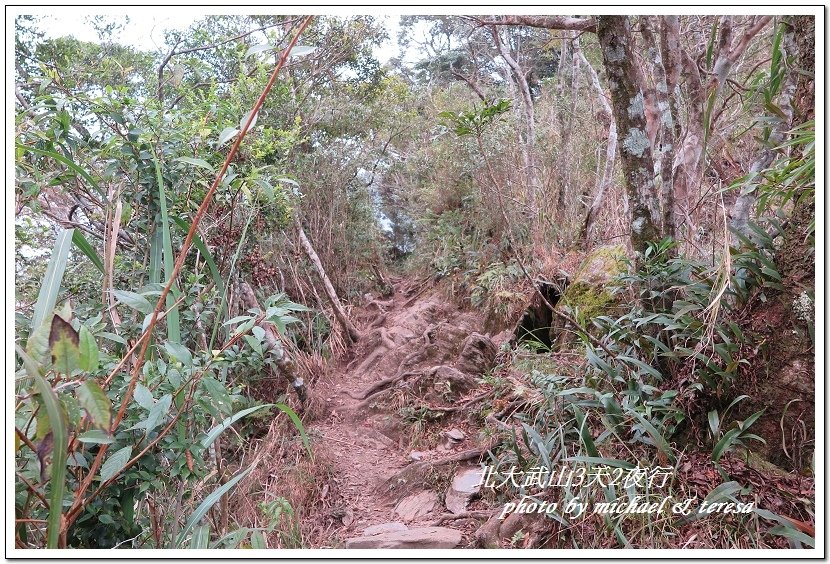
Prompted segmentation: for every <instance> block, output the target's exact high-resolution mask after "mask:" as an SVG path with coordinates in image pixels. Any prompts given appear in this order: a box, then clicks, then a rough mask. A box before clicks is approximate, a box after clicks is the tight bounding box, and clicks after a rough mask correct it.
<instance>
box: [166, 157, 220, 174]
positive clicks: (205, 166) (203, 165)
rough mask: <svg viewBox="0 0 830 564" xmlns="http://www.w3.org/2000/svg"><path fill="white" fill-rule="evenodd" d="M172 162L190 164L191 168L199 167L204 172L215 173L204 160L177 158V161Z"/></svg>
mask: <svg viewBox="0 0 830 564" xmlns="http://www.w3.org/2000/svg"><path fill="white" fill-rule="evenodd" d="M173 160H174V161H178V162H182V163H187V164H191V165H193V166H198V167H201V168H203V169H205V170H208V171H210V172H215V171H214V170H213V167H212V166H210V163H209V162H207V161H206V160H204V159H194V158H193V157H179V158H178V159H173Z"/></svg>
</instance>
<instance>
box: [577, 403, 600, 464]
mask: <svg viewBox="0 0 830 564" xmlns="http://www.w3.org/2000/svg"><path fill="white" fill-rule="evenodd" d="M571 409H573V412H574V415H575V416H576V425H577V427H579V437H580V438H581V439H582V444H584V445H585V451H586V452H587V453H588V455H589V456H592V457H595V458H599V457H600V454H599V451H598V450H597V447H596V445H595V444H594V439H593V437H591V429H590V428H589V427H588V425H587V419H586V418H585V414H584V413H582V410H581V409H579V408H578V407H577V406H576V404H571Z"/></svg>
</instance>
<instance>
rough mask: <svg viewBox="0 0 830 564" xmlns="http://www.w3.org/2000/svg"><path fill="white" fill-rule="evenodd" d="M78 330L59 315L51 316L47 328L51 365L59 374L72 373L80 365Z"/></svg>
mask: <svg viewBox="0 0 830 564" xmlns="http://www.w3.org/2000/svg"><path fill="white" fill-rule="evenodd" d="M78 343H79V337H78V332H77V331H75V329H73V328H72V325H71V324H70V323H69V322H67V321H64V319H63V318H62V317H61V316H60V315H55V316H53V317H52V326H51V328H50V329H49V351H50V352H51V353H52V367H53V368H54V369H55V371H57V372H59V373H60V374H67V375H69V374H72V372H73V371H74V370H76V369H77V368H79V367H80V362H81V350H80V347H79V346H78Z"/></svg>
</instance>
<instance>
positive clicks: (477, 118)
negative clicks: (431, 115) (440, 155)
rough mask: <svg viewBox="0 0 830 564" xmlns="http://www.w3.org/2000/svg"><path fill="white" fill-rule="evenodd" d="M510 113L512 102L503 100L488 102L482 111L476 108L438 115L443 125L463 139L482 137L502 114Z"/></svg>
mask: <svg viewBox="0 0 830 564" xmlns="http://www.w3.org/2000/svg"><path fill="white" fill-rule="evenodd" d="M508 111H510V100H508V99H506V98H501V99H498V100H495V101H493V102H486V103H485V104H484V107H483V108H481V109H480V110H479V109H477V108H474V109H472V110H468V111H465V112H458V113H455V112H441V113H439V114H438V117H440V118H441V119H442V120H443V122H442V123H443V125H444V126H446V127H448V128H449V129H451V130H452V131H453V132H455V134H456V135H458V136H459V137H462V136H464V135H474V136H476V137H481V136H482V134H483V133H484V130H485V128H486V127H487V126H488V125H489V124H491V123H493V122H494V121H496V120H497V119H499V118H500V117H501V116H502V114H504V113H506V112H508Z"/></svg>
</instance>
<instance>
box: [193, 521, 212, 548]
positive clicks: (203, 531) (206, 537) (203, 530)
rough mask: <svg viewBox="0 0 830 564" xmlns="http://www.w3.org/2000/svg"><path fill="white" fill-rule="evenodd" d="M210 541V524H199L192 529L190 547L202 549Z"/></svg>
mask: <svg viewBox="0 0 830 564" xmlns="http://www.w3.org/2000/svg"><path fill="white" fill-rule="evenodd" d="M209 542H210V526H208V525H199V526H198V527H196V528H195V529H193V537H192V538H191V539H190V548H197V549H204V548H207V547H208V543H209Z"/></svg>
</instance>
